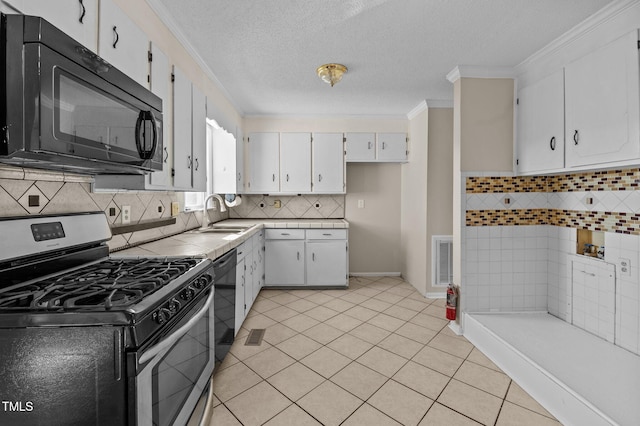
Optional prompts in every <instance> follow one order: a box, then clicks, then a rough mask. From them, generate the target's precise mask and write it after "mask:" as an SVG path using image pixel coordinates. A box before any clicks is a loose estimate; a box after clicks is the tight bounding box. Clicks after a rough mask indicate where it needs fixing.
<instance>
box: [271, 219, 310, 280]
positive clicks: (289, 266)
mask: <svg viewBox="0 0 640 426" xmlns="http://www.w3.org/2000/svg"><path fill="white" fill-rule="evenodd" d="M302 233H303V235H304V231H302ZM268 238H269V235H267V240H266V241H265V243H264V246H265V268H264V269H265V285H266V286H281V285H282V286H294V285H304V284H305V280H304V237H303V239H300V240H289V239H284V240H270V239H268Z"/></svg>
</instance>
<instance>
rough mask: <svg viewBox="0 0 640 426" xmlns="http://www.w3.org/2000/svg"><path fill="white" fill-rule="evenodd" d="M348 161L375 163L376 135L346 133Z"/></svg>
mask: <svg viewBox="0 0 640 426" xmlns="http://www.w3.org/2000/svg"><path fill="white" fill-rule="evenodd" d="M345 139H346V144H347V161H353V162H358V161H375V160H376V134H375V133H345Z"/></svg>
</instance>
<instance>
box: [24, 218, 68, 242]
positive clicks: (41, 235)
mask: <svg viewBox="0 0 640 426" xmlns="http://www.w3.org/2000/svg"><path fill="white" fill-rule="evenodd" d="M31 233H32V234H33V239H34V240H36V241H47V240H55V239H57V238H64V237H65V235H64V228H63V227H62V223H61V222H47V223H34V224H33V225H31Z"/></svg>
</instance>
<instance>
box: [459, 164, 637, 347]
mask: <svg viewBox="0 0 640 426" xmlns="http://www.w3.org/2000/svg"><path fill="white" fill-rule="evenodd" d="M491 175H493V177H492V176H491ZM639 182H640V169H629V170H614V171H602V172H591V173H577V174H571V175H559V176H528V177H513V176H504V175H502V176H500V175H499V174H485V175H484V176H468V177H467V178H466V181H465V182H464V183H463V184H465V185H466V188H465V189H466V197H465V199H464V200H463V209H464V211H465V216H464V219H463V220H465V225H466V226H463V228H462V229H463V231H462V232H463V235H462V246H463V247H462V255H463V259H462V260H463V261H462V274H463V276H462V287H463V289H462V291H463V297H462V299H461V300H462V303H463V310H465V311H466V312H518V311H543V312H546V311H548V312H549V313H551V314H552V315H555V316H557V317H559V318H561V319H563V320H565V321H570V316H569V314H570V309H571V305H570V297H571V293H570V291H571V266H572V257H573V256H574V255H575V251H576V229H579V228H583V229H591V230H601V231H605V247H606V250H605V262H609V263H612V264H618V263H619V259H620V258H624V259H628V260H629V261H630V265H631V267H630V275H623V274H621V273H620V270H619V267H617V272H616V344H617V345H619V346H621V347H623V348H625V349H627V350H629V351H632V352H634V353H636V354H640V313H639V312H640V290H639V286H640V285H639V279H638V266H640V214H639V213H640V190H639V186H638V184H639Z"/></svg>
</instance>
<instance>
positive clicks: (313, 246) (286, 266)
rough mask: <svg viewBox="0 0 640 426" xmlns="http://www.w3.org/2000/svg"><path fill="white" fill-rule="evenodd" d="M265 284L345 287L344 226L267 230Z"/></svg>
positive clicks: (346, 252) (346, 267) (346, 247)
mask: <svg viewBox="0 0 640 426" xmlns="http://www.w3.org/2000/svg"><path fill="white" fill-rule="evenodd" d="M265 240H266V241H265V286H272V287H273V286H278V287H279V286H285V287H286V286H314V287H315V286H332V287H334V286H346V285H347V284H348V277H347V274H348V266H347V259H348V244H347V230H346V229H307V230H304V229H267V230H266V232H265Z"/></svg>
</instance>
